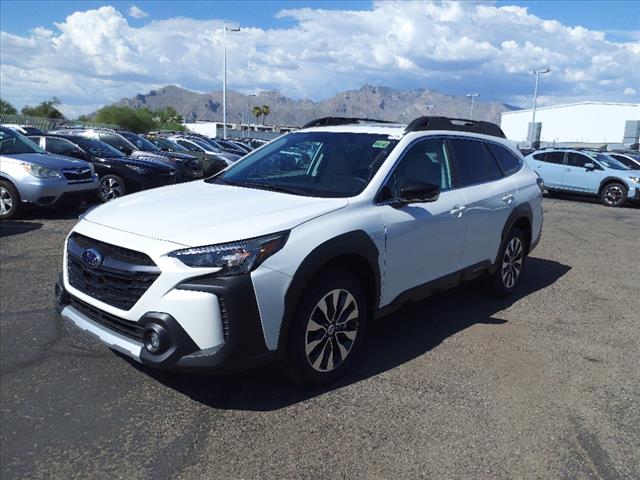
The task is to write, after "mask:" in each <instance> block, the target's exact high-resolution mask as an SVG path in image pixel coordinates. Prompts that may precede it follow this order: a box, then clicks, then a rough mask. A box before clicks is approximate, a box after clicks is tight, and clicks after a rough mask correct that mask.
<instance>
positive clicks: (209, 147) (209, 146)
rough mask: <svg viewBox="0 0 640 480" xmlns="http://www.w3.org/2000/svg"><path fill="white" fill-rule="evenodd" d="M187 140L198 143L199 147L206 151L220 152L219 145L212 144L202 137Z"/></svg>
mask: <svg viewBox="0 0 640 480" xmlns="http://www.w3.org/2000/svg"><path fill="white" fill-rule="evenodd" d="M189 141H191V142H193V143H195V144H196V145H198V146H199V147H200V148H203V149H204V150H206V151H207V152H218V153H220V152H221V151H222V150H221V149H220V148H219V147H217V146H214V145H212V144H211V143H210V142H207V141H206V140H204V139H202V138H189Z"/></svg>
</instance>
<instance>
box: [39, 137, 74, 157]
mask: <svg viewBox="0 0 640 480" xmlns="http://www.w3.org/2000/svg"><path fill="white" fill-rule="evenodd" d="M46 142H47V151H48V152H51V153H55V154H57V155H67V154H68V153H71V152H73V151H75V150H77V149H76V146H75V145H74V144H73V143H71V142H68V141H67V140H63V139H62V138H54V137H48V138H47V140H46Z"/></svg>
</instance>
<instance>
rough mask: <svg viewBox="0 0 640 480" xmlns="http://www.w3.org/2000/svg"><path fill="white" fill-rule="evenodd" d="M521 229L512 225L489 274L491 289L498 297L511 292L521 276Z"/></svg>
mask: <svg viewBox="0 0 640 480" xmlns="http://www.w3.org/2000/svg"><path fill="white" fill-rule="evenodd" d="M524 238H525V237H524V234H523V233H522V230H520V229H519V228H518V227H513V228H512V229H511V231H510V232H509V234H508V235H507V238H506V239H505V241H504V243H503V244H502V248H501V249H500V254H499V255H498V264H497V265H496V270H495V272H494V273H493V274H492V275H491V283H492V286H493V291H494V293H495V294H496V295H498V296H499V297H506V296H507V295H510V294H512V293H513V292H514V291H515V289H516V287H517V286H518V283H519V281H520V277H521V276H522V270H523V268H524V261H525V243H524V242H525V240H524Z"/></svg>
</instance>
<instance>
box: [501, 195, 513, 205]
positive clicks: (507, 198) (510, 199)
mask: <svg viewBox="0 0 640 480" xmlns="http://www.w3.org/2000/svg"><path fill="white" fill-rule="evenodd" d="M502 201H503V202H504V203H511V202H513V194H511V193H507V194H506V195H505V196H504V197H502Z"/></svg>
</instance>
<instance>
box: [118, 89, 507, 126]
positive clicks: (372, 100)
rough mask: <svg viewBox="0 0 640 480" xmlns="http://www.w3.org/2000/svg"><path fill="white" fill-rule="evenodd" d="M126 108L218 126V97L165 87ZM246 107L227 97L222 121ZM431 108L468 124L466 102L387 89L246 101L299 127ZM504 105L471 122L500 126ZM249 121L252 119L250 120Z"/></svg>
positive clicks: (482, 109)
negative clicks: (173, 113)
mask: <svg viewBox="0 0 640 480" xmlns="http://www.w3.org/2000/svg"><path fill="white" fill-rule="evenodd" d="M118 104H119V105H126V106H129V107H132V108H142V107H145V106H146V107H149V108H151V109H153V110H155V109H158V108H162V107H166V106H172V107H173V108H175V109H176V110H177V111H178V113H180V114H181V115H182V116H183V117H184V118H185V120H187V121H193V120H218V121H220V120H222V92H221V91H220V92H212V93H196V92H192V91H189V90H185V89H183V88H180V87H176V86H173V85H169V86H166V87H163V88H161V89H159V90H152V91H150V92H149V93H147V94H138V95H136V96H135V97H133V98H124V99H122V100H120V102H118ZM248 104H249V96H247V95H243V94H241V93H238V92H234V91H230V90H228V91H227V121H230V122H237V121H239V120H240V114H241V112H242V110H243V109H245V108H246V107H247V105H248ZM429 104H430V105H435V108H433V109H432V111H431V114H432V115H445V116H449V117H457V118H468V117H469V99H468V98H467V97H464V96H450V95H444V94H442V93H438V92H434V91H430V90H411V91H400V90H395V89H393V88H389V87H374V86H371V85H365V86H363V87H362V88H360V89H359V90H350V91H346V92H342V93H338V94H337V95H335V96H333V97H331V98H329V99H327V100H323V101H319V102H314V101H312V100H306V99H305V100H293V99H291V98H288V97H286V96H285V95H283V94H282V93H280V92H277V91H264V92H261V93H260V94H258V95H257V96H256V97H251V105H269V107H270V109H271V114H270V115H269V116H268V117H267V119H266V123H268V124H274V123H275V124H278V125H289V126H301V125H303V124H304V123H306V122H308V121H309V120H312V119H314V118H318V117H326V116H347V117H368V118H376V119H380V120H391V121H402V122H408V121H410V120H412V119H413V118H415V117H419V116H421V115H426V113H427V108H426V105H429ZM516 109H517V107H513V106H511V105H506V104H504V103H497V102H493V103H485V102H476V103H475V105H474V108H473V116H474V118H475V119H480V120H488V121H492V122H496V123H499V122H500V112H504V111H508V110H516ZM252 119H253V120H255V118H254V117H252Z"/></svg>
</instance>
